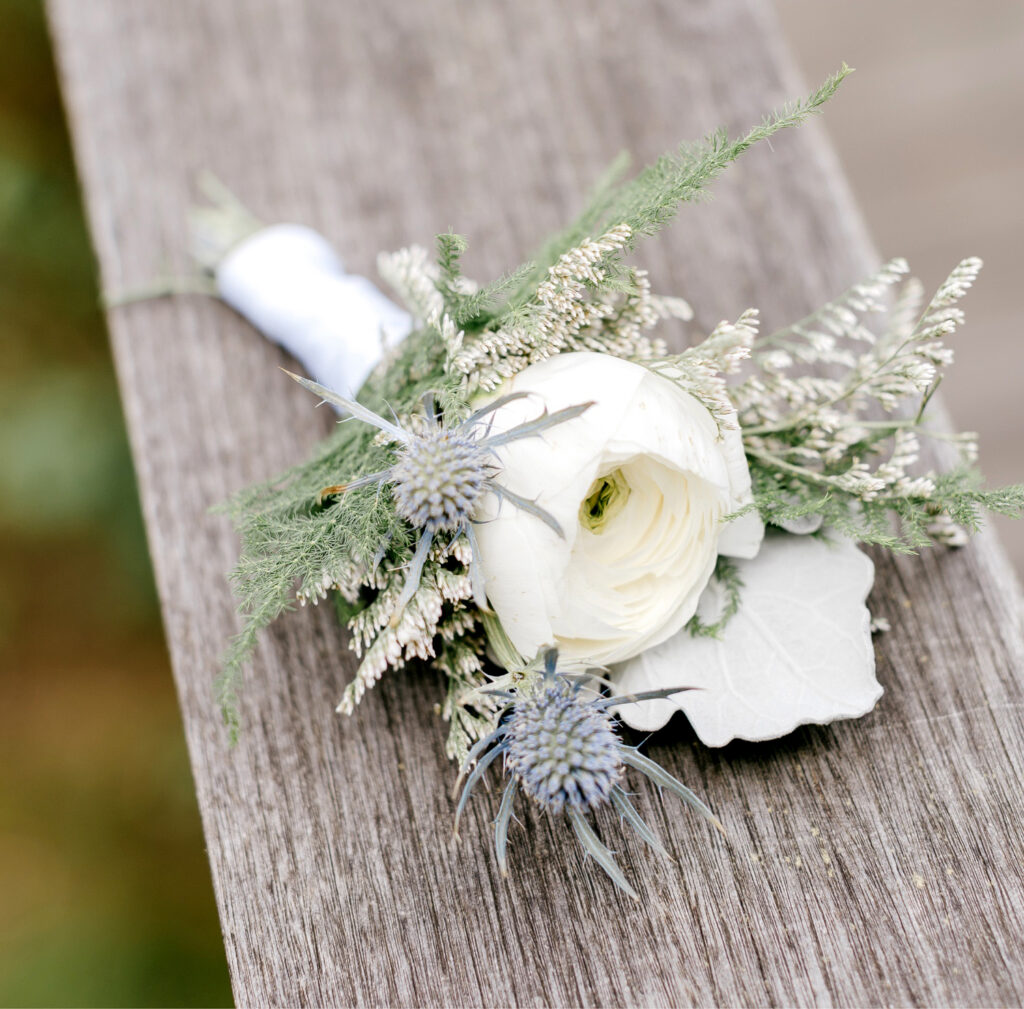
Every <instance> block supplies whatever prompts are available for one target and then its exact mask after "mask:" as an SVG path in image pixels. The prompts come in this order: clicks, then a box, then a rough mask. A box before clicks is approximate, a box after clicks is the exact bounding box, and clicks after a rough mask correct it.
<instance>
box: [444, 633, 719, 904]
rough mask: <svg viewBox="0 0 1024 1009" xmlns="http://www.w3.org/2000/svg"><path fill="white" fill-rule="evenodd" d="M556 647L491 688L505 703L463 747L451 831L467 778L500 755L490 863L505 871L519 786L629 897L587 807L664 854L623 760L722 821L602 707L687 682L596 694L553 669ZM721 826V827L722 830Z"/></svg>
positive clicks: (467, 791)
mask: <svg viewBox="0 0 1024 1009" xmlns="http://www.w3.org/2000/svg"><path fill="white" fill-rule="evenodd" d="M557 658H558V656H557V653H556V652H555V651H554V650H551V651H548V652H547V653H546V655H545V668H544V671H543V673H542V674H540V673H535V674H534V675H533V676H532V677H529V676H523V677H522V678H521V679H520V681H519V684H518V685H517V686H516V687H515V688H514V689H513V690H511V691H495V692H494V693H495V694H496V696H499V697H501V698H502V699H503V700H504V701H505V702H507V703H506V709H505V711H504V713H503V719H502V721H501V723H500V724H499V725H498V727H497V728H496V729H495V730H494V731H493V732H492V733H490V735H488V736H486V737H485V738H484V739H482V740H480V742H478V743H477V744H476V745H475V746H474V747H473V748H472V750H470V751H469V753H468V754H467V757H466V760H465V762H464V763H463V766H462V771H461V773H460V775H459V780H458V781H457V782H456V787H455V790H456V793H458V791H459V786H460V785H461V786H462V789H461V796H460V798H459V804H458V808H457V809H456V813H455V832H456V836H457V835H458V826H459V821H460V819H461V817H462V813H463V811H464V809H465V807H466V803H467V802H468V801H469V798H470V796H471V795H472V793H473V789H474V788H475V786H476V785H477V784H478V783H479V782H480V781H481V780H482V779H483V776H484V774H485V772H486V771H487V769H488V767H490V766H491V764H493V763H494V762H495V761H496V760H497V759H498V758H499V757H500V758H503V765H504V766H503V773H504V776H505V778H506V779H507V780H506V784H505V788H504V790H503V792H502V796H501V801H500V805H499V808H498V814H497V817H496V819H495V821H494V850H495V853H496V855H497V858H498V868H499V869H500V870H501V874H502V875H503V876H507V875H508V867H507V848H508V830H509V825H510V823H511V821H512V816H513V807H514V803H515V799H516V796H517V794H518V793H519V792H522V793H524V794H525V795H526V797H527V798H528V799H531V800H532V801H533V802H535V803H536V804H537V805H538V806H540V807H541V808H542V809H544V810H546V811H547V812H548V813H550V814H552V815H553V816H560V815H562V814H563V813H564V814H565V816H566V817H567V818H568V820H569V822H570V824H571V825H572V828H573V830H574V831H575V833H576V837H577V839H578V840H579V842H580V845H581V846H582V847H583V850H584V852H585V853H586V854H587V855H589V856H591V857H592V858H593V859H594V861H595V862H596V863H597V864H598V865H599V866H600V867H601V869H602V870H604V872H605V873H607V875H608V876H609V877H610V878H611V880H612V882H614V883H615V885H616V886H617V887H619V889H621V890H622V891H624V892H625V893H627V894H628V895H629V896H630V897H632V898H633V899H634V900H639V899H640V896H639V894H638V893H637V892H636V890H634V889H633V887H632V886H631V885H630V883H629V881H628V880H627V879H626V876H625V874H624V873H623V872H622V869H621V868H620V867H619V865H618V863H617V862H616V861H615V856H614V853H613V852H612V851H611V850H610V849H609V848H608V847H607V846H606V845H605V844H604V843H603V842H602V841H601V839H600V838H599V837H598V836H597V833H596V832H595V831H594V828H593V827H592V826H591V824H590V822H589V821H588V819H587V814H588V813H591V812H593V811H594V810H596V809H598V808H600V807H602V806H605V805H609V804H610V805H612V806H613V807H614V808H615V810H616V811H617V812H618V813H619V815H620V816H621V818H622V820H623V822H624V823H627V824H629V826H630V827H632V828H633V829H634V830H635V831H636V832H637V833H638V834H639V835H640V837H641V838H642V839H643V840H644V841H645V842H646V843H647V844H648V845H649V846H650V847H651V848H653V849H654V850H655V851H656V852H658V854H660V855H663V856H664V857H665V858H668V859H669V860H670V861H671V856H670V855H669V853H668V852H667V851H666V849H665V847H664V845H663V844H662V843H661V841H660V840H658V837H657V835H655V833H654V832H653V831H652V830H651V829H650V827H648V826H647V824H646V823H644V821H643V819H642V818H641V817H640V814H639V813H638V812H637V811H636V808H635V807H634V806H633V804H632V803H631V802H630V801H629V793H628V792H627V791H626V790H625V788H623V779H624V777H625V774H626V769H627V768H633V769H634V770H637V771H640V772H641V773H642V774H644V775H646V776H647V777H648V778H650V780H651V781H653V782H654V783H655V784H656V785H659V786H660V787H662V788H667V789H668V790H669V791H670V792H672V793H674V794H675V795H677V796H678V797H679V798H680V799H682V800H683V802H685V803H686V804H687V805H689V806H690V807H691V808H692V809H694V810H696V811H697V812H698V813H699V814H700V815H701V816H702V817H704V819H706V820H707V821H708V822H709V823H711V824H713V825H714V826H715V827H716V828H717V829H718V830H719V831H722V825H721V824H720V823H719V821H718V819H717V817H715V815H714V813H712V812H711V810H710V809H708V807H707V806H706V805H705V804H704V803H703V802H701V800H700V799H699V798H698V797H697V796H696V795H695V794H694V793H693V792H692V791H691V790H690V789H688V788H687V787H686V786H685V785H684V784H683V783H682V782H680V781H678V780H677V779H676V778H674V777H673V776H672V775H671V774H669V772H668V771H666V770H665V769H664V768H663V767H662V766H661V765H660V764H657V763H655V761H653V760H651V759H650V758H649V757H645V756H644V755H643V754H642V753H640V752H639V750H638V749H636V748H635V747H632V746H627V745H626V744H625V743H624V742H623V741H622V739H621V737H620V736H619V734H618V731H617V728H616V723H615V720H614V719H613V718H612V716H611V714H610V710H609V709H612V708H614V707H615V706H616V705H620V704H626V703H633V702H636V701H642V700H653V699H655V698H664V697H671V696H672V695H674V694H678V693H681V692H682V691H683V690H686V689H688V688H686V687H678V688H670V689H667V690H651V691H645V692H643V693H638V694H629V695H623V696H620V697H603V696H601V695H599V694H595V693H594V692H593V691H591V690H589V689H586V688H584V687H583V686H582V685H581V683H580V682H579V681H578V680H573V679H570V678H568V677H566V676H563V675H561V674H559V673H558V672H557ZM722 832H723V833H724V831H722Z"/></svg>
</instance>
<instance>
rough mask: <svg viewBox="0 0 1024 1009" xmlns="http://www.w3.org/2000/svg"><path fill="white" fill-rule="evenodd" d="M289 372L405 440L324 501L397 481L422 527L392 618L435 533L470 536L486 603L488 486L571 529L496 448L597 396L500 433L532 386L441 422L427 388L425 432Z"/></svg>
mask: <svg viewBox="0 0 1024 1009" xmlns="http://www.w3.org/2000/svg"><path fill="white" fill-rule="evenodd" d="M287 374H288V375H290V376H291V377H292V378H294V379H295V381H296V382H298V383H299V385H301V386H302V387H303V388H305V389H308V390H309V391H310V392H313V393H316V395H318V396H319V397H320V398H321V399H322V400H324V401H325V402H328V403H331V404H332V405H333V406H336V407H337V408H338V409H340V410H344V411H345V412H346V413H348V414H351V415H352V416H353V417H356V418H357V419H359V420H362V421H364V422H365V423H367V424H372V425H373V426H374V427H376V428H379V429H380V430H381V431H384V432H386V433H387V434H389V435H390V436H391V437H392V438H393V439H394V440H395V441H397V442H398V443H399V449H398V453H397V458H396V459H395V463H394V465H393V466H391V467H389V468H388V469H386V470H381V471H380V472H378V473H370V474H368V475H367V476H362V477H359V478H358V479H356V480H350V481H349V482H348V483H343V484H335V485H334V486H332V487H325V488H324V489H323V490H322V491H320V494H319V499H320V500H321V501H322V500H323V499H324V498H325V497H329V496H332V495H335V494H344V493H345V492H346V491H349V490H354V489H355V488H357V487H366V486H368V485H370V484H378V485H381V484H385V483H390V484H392V485H393V493H394V499H395V509H396V510H397V512H398V514H399V515H400V516H401V517H402V518H404V519H405V520H406V521H407V522H409V524H410V525H411V526H413V528H415V529H418V530H420V536H419V540H418V541H417V544H416V550H415V551H414V553H413V557H412V562H411V563H410V565H409V572H408V575H407V576H406V581H405V585H404V586H403V588H402V592H401V595H400V596H399V597H398V600H397V602H396V604H395V612H394V614H393V615H392V617H391V623H392V625H395V624H397V623H398V621H399V619H400V618H401V616H402V611H403V610H404V609H405V606H406V604H407V603H408V602H409V600H410V599H412V597H413V596H414V595H415V593H416V590H417V589H418V588H419V584H420V576H421V574H422V573H423V566H424V564H426V561H427V556H428V555H429V553H430V547H431V544H432V543H433V541H434V537H435V536H437V535H438V534H441V533H447V534H449V535H452V536H459V535H461V536H465V537H466V539H467V541H468V542H469V546H470V550H471V552H472V554H473V560H472V562H471V564H470V579H471V581H472V584H473V600H474V602H475V603H476V605H477V606H478V607H479V608H480V609H482V610H486V609H487V598H486V593H485V591H484V579H483V570H482V568H481V566H480V562H479V559H478V558H479V550H478V549H477V540H476V535H475V533H474V532H473V512H474V510H475V508H476V505H477V504H478V503H479V501H480V498H481V497H483V495H484V494H486V493H488V492H492V493H494V494H496V495H497V496H498V498H499V500H507V501H508V502H509V503H510V504H512V505H514V506H515V507H516V508H521V509H523V510H524V511H527V512H529V513H530V514H531V515H535V516H536V517H537V518H539V519H541V520H542V521H543V522H545V523H547V525H549V526H550V527H551V528H552V529H553V530H554V531H555V532H556V533H557V534H558V535H559V536H562V537H564V536H565V533H564V531H563V530H562V527H561V526H560V525H559V524H558V522H557V521H556V520H555V518H554V517H553V516H552V515H551V514H550V513H549V512H546V511H545V510H544V509H543V508H541V507H540V506H539V505H537V504H536V502H534V501H529V500H527V499H526V498H523V497H520V496H519V495H518V494H515V493H513V492H512V491H510V490H509V489H508V488H507V487H504V486H502V485H501V484H499V483H498V482H497V481H496V480H495V477H497V476H498V474H499V473H500V467H499V466H498V464H497V456H496V455H495V452H494V450H495V449H496V448H498V447H500V446H501V445H507V444H509V443H510V442H513V441H518V440H519V439H520V438H530V437H533V436H534V435H539V434H541V433H542V432H543V431H545V430H547V429H548V428H550V427H554V426H555V425H556V424H562V423H564V422H565V421H567V420H571V419H572V418H574V417H578V416H579V415H580V414H581V413H583V412H584V411H585V410H588V409H589V408H590V407H591V406H593V403H581V404H580V405H579V406H571V407H567V408H566V409H564V410H558V411H557V412H555V413H552V414H549V413H548V412H547V410H546V409H545V410H544V411H543V412H542V413H541V414H540V416H539V417H537V418H536V419H534V420H531V421H526V422H525V423H523V424H519V425H517V426H516V427H513V428H511V429H509V430H508V431H505V432H503V433H501V434H496V435H492V434H491V433H490V427H489V420H490V419H493V418H492V414H493V413H494V412H495V411H496V410H498V409H500V408H501V407H503V406H504V405H505V404H506V403H510V402H512V401H513V400H516V399H522V398H524V397H525V396H526V395H527V393H522V392H517V393H512V394H510V395H508V396H502V397H500V398H499V399H496V400H494V401H493V402H492V403H488V404H487V405H486V406H484V407H482V408H481V409H479V410H477V411H476V413H474V414H471V415H470V416H469V417H467V418H466V420H464V421H463V422H462V423H461V424H456V425H451V426H448V425H444V424H441V423H438V418H437V414H436V412H435V409H434V402H433V397H432V396H430V395H429V394H428V395H427V396H425V397H424V415H425V417H426V430H425V431H422V432H419V431H409V430H406V429H405V428H403V427H402V426H401V425H399V424H398V423H397V422H395V423H392V422H391V421H389V420H385V419H384V418H383V417H380V416H378V415H377V414H375V413H374V412H373V411H372V410H369V409H367V407H365V406H363V405H362V404H361V403H358V402H356V401H355V400H352V399H347V398H346V397H344V396H339V395H338V394H337V393H335V392H331V390H330V389H328V388H326V387H325V386H322V385H320V384H319V383H318V382H313V381H311V380H310V379H308V378H303V377H302V376H300V375H294V374H292V373H291V372H287Z"/></svg>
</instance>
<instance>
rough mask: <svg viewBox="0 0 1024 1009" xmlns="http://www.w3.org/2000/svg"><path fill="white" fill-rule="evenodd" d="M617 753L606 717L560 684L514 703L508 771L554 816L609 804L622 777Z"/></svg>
mask: <svg viewBox="0 0 1024 1009" xmlns="http://www.w3.org/2000/svg"><path fill="white" fill-rule="evenodd" d="M620 747H621V743H620V741H619V738H618V736H616V734H615V730H614V728H613V724H612V720H611V718H610V717H609V715H608V714H607V712H605V711H603V710H600V709H598V708H595V707H594V706H593V705H592V704H588V703H587V701H586V700H585V699H584V697H583V695H581V694H578V693H577V692H576V691H575V690H573V689H572V688H571V687H569V686H567V685H566V684H564V683H554V684H551V685H548V686H544V687H542V688H541V689H540V690H539V691H538V692H537V693H536V694H535V695H533V696H532V697H529V698H527V699H525V700H523V701H520V702H518V703H517V704H516V706H515V708H514V709H513V712H512V716H511V718H510V719H509V723H508V765H509V767H510V768H511V769H512V771H513V772H514V773H515V774H516V776H517V777H518V778H519V780H520V782H521V784H522V786H523V790H524V791H525V792H526V794H527V795H529V796H530V797H531V798H533V799H535V800H536V801H537V802H539V803H540V804H541V805H542V806H545V807H546V808H547V809H549V810H551V812H553V813H557V812H560V811H561V810H562V809H564V808H565V807H566V806H569V807H571V808H573V809H584V808H587V807H591V808H592V807H594V806H598V805H600V804H601V803H603V802H605V801H607V799H608V797H609V796H610V795H611V792H612V789H613V788H614V787H615V785H616V783H617V782H618V780H619V779H620V778H621V777H622V770H623V762H622V757H621V750H620Z"/></svg>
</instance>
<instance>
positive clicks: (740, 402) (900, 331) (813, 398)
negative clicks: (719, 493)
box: [731, 258, 981, 540]
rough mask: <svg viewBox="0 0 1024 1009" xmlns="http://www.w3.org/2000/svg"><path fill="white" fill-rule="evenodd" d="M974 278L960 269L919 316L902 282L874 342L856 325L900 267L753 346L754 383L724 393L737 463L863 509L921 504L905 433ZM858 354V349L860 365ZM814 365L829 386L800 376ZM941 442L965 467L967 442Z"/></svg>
mask: <svg viewBox="0 0 1024 1009" xmlns="http://www.w3.org/2000/svg"><path fill="white" fill-rule="evenodd" d="M980 268H981V261H980V260H979V259H973V258H972V259H965V260H964V261H963V262H961V263H960V264H959V265H958V266H957V267H956V269H955V270H954V271H953V273H952V274H951V275H950V276H949V278H948V279H947V280H946V281H945V283H944V284H943V285H942V287H940V289H939V291H938V293H937V294H936V296H935V297H934V298H933V299H932V301H931V302H930V304H929V305H928V306H927V308H926V309H925V310H924V312H923V314H922V313H921V312H920V303H921V286H920V284H919V283H918V282H917V281H915V280H907V281H906V282H904V283H903V285H902V290H901V291H900V292H899V296H898V298H897V300H896V304H895V307H894V308H893V310H892V311H891V313H890V318H889V325H888V326H887V328H886V329H885V330H884V332H883V333H882V335H881V336H876V335H875V333H874V332H873V331H872V330H871V328H870V327H869V326H868V325H867V324H866V322H865V320H864V317H865V316H866V315H868V314H869V313H877V312H884V311H886V310H887V308H888V304H887V302H888V301H889V300H890V297H889V295H890V294H891V291H892V288H893V286H894V285H896V284H897V283H898V282H900V281H901V279H902V278H903V277H904V275H905V274H906V272H907V264H906V262H905V261H904V260H902V259H895V260H892V261H891V262H890V263H887V264H886V265H885V266H884V267H882V269H881V270H879V271H878V272H877V273H876V274H875V275H874V276H873V277H871V278H870V279H869V280H867V281H865V282H863V283H861V284H858V285H856V286H855V287H853V288H851V289H850V290H849V291H847V292H846V294H844V295H843V296H842V297H840V298H839V299H837V300H836V301H834V302H831V303H829V304H828V305H826V306H825V307H824V308H822V309H821V310H819V311H818V312H815V313H814V314H813V315H810V316H808V317H807V318H806V319H803V320H801V322H799V323H797V324H796V325H794V326H790V327H788V328H787V329H784V330H781V331H779V332H777V333H774V334H772V335H771V336H769V337H767V338H765V339H764V340H763V341H761V342H760V344H759V345H758V346H757V348H756V349H755V351H754V353H753V354H752V361H753V364H754V366H755V371H754V373H753V374H752V375H751V376H750V377H749V378H747V379H746V381H744V382H743V383H741V384H740V385H738V386H736V387H734V388H733V389H732V392H731V394H732V397H733V399H734V400H735V402H736V404H737V407H738V409H739V414H740V422H741V425H742V427H743V434H744V443H745V446H746V449H747V453H748V456H750V457H752V458H753V459H757V460H759V461H760V462H761V463H763V464H764V465H766V466H767V467H770V468H773V469H777V470H778V471H779V474H778V475H779V477H780V478H781V477H783V476H784V475H786V474H792V475H793V476H795V477H798V478H799V479H801V480H803V481H805V482H809V483H814V484H816V485H818V486H820V487H821V488H822V489H823V490H827V489H828V488H834V489H836V490H839V491H843V492H846V493H848V494H853V495H855V496H856V497H858V498H860V499H861V500H862V501H865V502H870V501H876V500H880V499H885V500H894V499H909V498H915V499H919V498H922V497H923V498H927V497H929V496H931V495H932V494H933V493H934V492H935V482H934V480H933V478H932V476H927V475H926V476H914V475H912V474H911V470H912V468H913V467H914V466H915V464H916V463H917V462H918V459H919V457H920V443H919V439H918V434H917V432H918V431H920V430H921V426H920V421H921V415H922V413H923V410H924V406H925V404H926V403H927V401H928V399H929V398H930V396H931V394H932V393H933V392H934V390H935V387H936V386H937V384H938V381H939V380H940V378H941V374H942V370H943V368H945V367H946V366H947V365H949V364H950V363H951V362H952V359H953V352H952V350H950V349H949V348H948V347H947V346H945V343H944V340H945V338H946V337H948V336H949V335H951V334H952V333H953V332H954V331H955V330H956V328H957V327H958V326H959V325H960V324H961V322H962V321H963V312H962V311H961V309H960V308H959V307H958V306H957V302H958V301H959V299H960V298H961V297H963V295H964V294H965V293H966V292H967V290H968V289H969V288H970V286H971V284H972V283H973V281H974V279H975V277H976V276H977V274H978V271H979V270H980ZM858 344H860V345H861V346H863V347H864V350H862V351H861V352H860V353H857V352H856V351H855V348H856V345H858ZM822 365H824V366H826V370H829V369H828V367H827V366H837V367H838V370H839V373H838V377H824V378H823V377H821V376H820V375H813V374H808V373H807V369H808V368H809V367H812V366H817V367H821V366H822ZM836 370H837V369H836V368H833V369H832V371H833V373H835V372H836ZM908 400H911V401H914V414H913V415H911V416H907V415H904V414H901V413H900V410H901V407H902V406H903V404H904V403H906V402H907V401H908ZM936 436H939V435H936ZM948 440H950V441H953V442H954V443H955V444H956V445H957V446H958V448H959V449H960V453H961V456H962V458H963V459H964V461H970V460H971V459H972V458H973V457H974V456H975V455H976V452H977V448H976V444H975V441H974V437H973V436H972V435H967V436H965V435H957V436H953V437H951V438H949V439H948ZM886 442H888V443H889V451H888V455H887V457H885V458H884V460H883V461H882V462H881V463H879V464H876V465H872V464H870V463H869V462H868V461H867V460H868V458H869V457H871V456H874V455H876V454H877V453H878V452H879V450H880V448H881V447H882V446H883V445H884V443H886ZM936 528H937V527H936ZM945 538H946V539H947V540H948V535H947V536H946V537H945Z"/></svg>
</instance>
